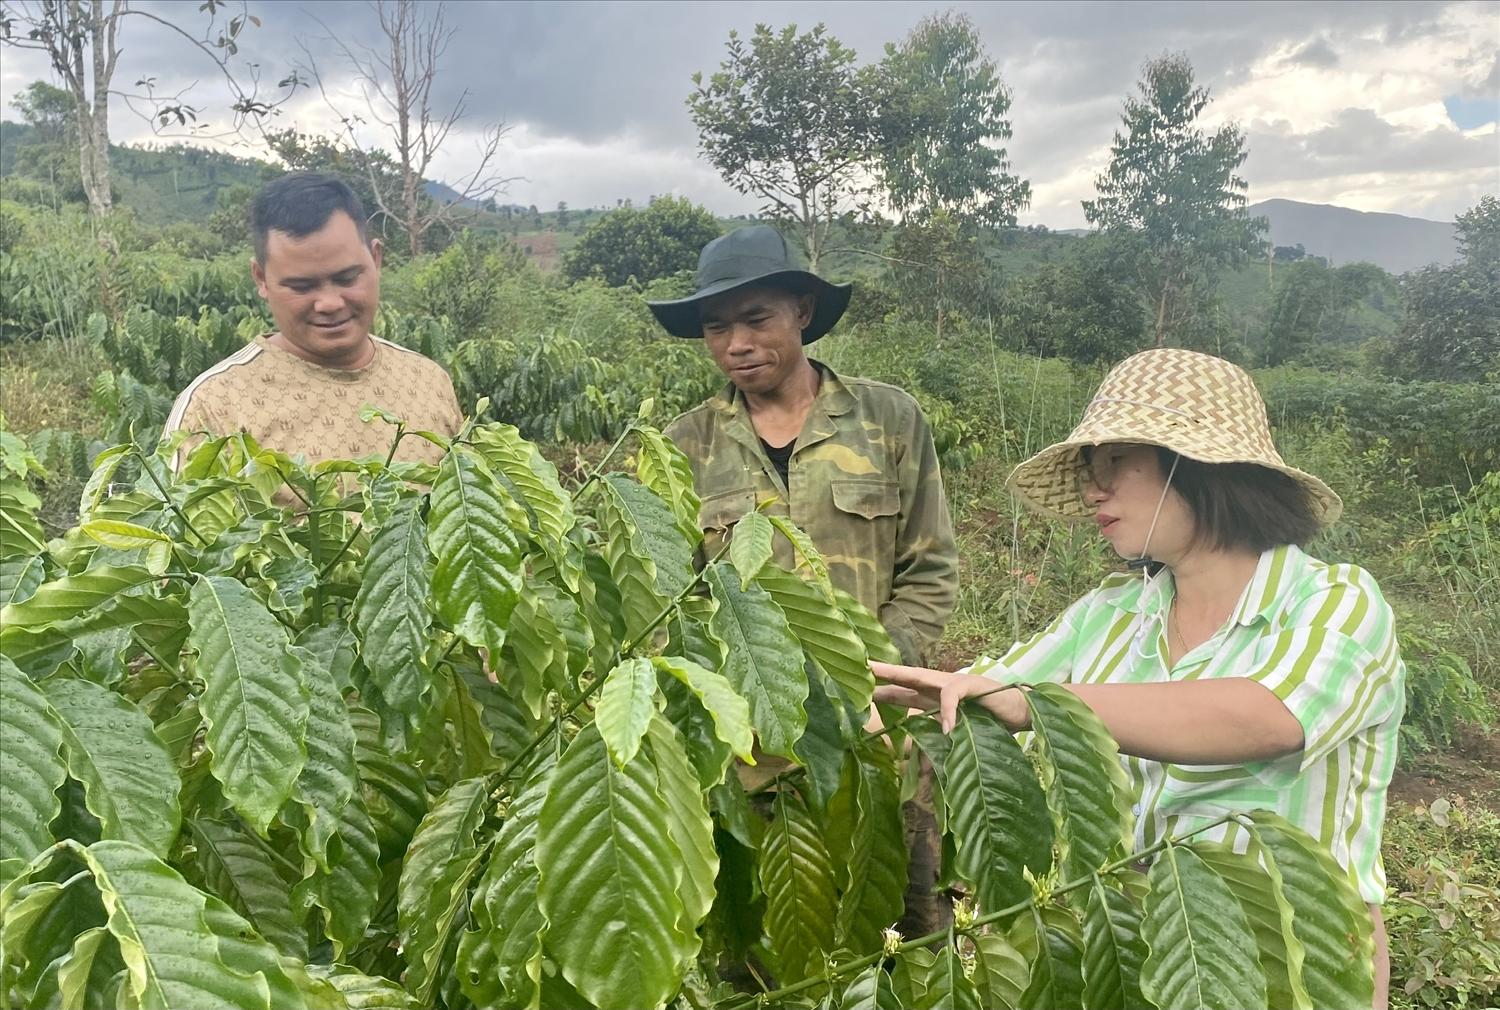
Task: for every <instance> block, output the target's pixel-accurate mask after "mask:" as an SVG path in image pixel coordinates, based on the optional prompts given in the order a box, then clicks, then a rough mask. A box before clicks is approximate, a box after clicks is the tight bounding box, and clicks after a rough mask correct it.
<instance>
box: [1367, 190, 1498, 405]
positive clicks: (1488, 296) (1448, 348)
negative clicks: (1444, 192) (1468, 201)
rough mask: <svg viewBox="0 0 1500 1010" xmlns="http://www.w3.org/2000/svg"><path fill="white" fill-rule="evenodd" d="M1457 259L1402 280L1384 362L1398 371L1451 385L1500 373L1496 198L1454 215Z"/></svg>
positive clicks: (1491, 378)
mask: <svg viewBox="0 0 1500 1010" xmlns="http://www.w3.org/2000/svg"><path fill="white" fill-rule="evenodd" d="M1457 225H1458V247H1459V249H1460V250H1461V251H1462V253H1463V259H1462V260H1460V261H1459V262H1457V263H1453V264H1450V265H1447V266H1439V265H1433V266H1429V267H1424V268H1423V269H1421V270H1416V271H1413V272H1412V273H1409V274H1407V275H1406V276H1405V277H1403V278H1402V279H1401V295H1402V302H1403V304H1404V310H1403V313H1402V321H1401V331H1400V333H1399V335H1398V341H1399V342H1398V343H1397V345H1396V347H1395V348H1394V353H1393V354H1392V355H1391V357H1392V358H1393V359H1394V360H1393V361H1392V362H1391V364H1393V365H1395V366H1396V367H1397V368H1398V369H1399V371H1400V373H1401V374H1404V375H1409V376H1420V377H1425V378H1433V379H1448V380H1451V381H1457V382H1480V381H1484V380H1485V379H1486V378H1488V379H1490V380H1492V381H1493V379H1494V378H1495V377H1496V376H1500V200H1497V199H1496V198H1495V197H1493V196H1486V197H1484V198H1482V199H1481V200H1480V201H1479V203H1478V204H1476V205H1475V206H1473V207H1472V208H1470V209H1469V210H1468V211H1467V212H1465V213H1463V214H1460V215H1458V221H1457Z"/></svg>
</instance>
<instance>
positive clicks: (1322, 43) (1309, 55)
mask: <svg viewBox="0 0 1500 1010" xmlns="http://www.w3.org/2000/svg"><path fill="white" fill-rule="evenodd" d="M1286 59H1287V62H1288V63H1297V64H1301V65H1302V66H1307V67H1336V66H1338V65H1339V54H1338V53H1336V52H1334V51H1333V46H1331V45H1329V43H1328V40H1327V39H1324V38H1317V39H1313V40H1312V41H1311V42H1309V43H1307V44H1306V45H1304V46H1303V47H1302V48H1300V49H1298V50H1297V51H1296V52H1294V53H1292V55H1290V56H1288V57H1287V58H1286Z"/></svg>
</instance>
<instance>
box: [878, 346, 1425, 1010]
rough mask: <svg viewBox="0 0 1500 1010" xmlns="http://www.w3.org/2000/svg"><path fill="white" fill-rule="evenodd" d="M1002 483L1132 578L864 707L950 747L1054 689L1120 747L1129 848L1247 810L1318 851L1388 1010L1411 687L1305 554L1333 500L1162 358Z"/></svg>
mask: <svg viewBox="0 0 1500 1010" xmlns="http://www.w3.org/2000/svg"><path fill="white" fill-rule="evenodd" d="M1009 483H1010V487H1011V489H1012V490H1013V491H1014V492H1015V493H1017V494H1018V495H1019V496H1020V497H1021V498H1022V499H1023V500H1024V501H1025V502H1026V503H1027V504H1028V505H1030V506H1032V507H1033V508H1035V509H1036V510H1038V511H1040V512H1042V513H1043V514H1046V515H1049V516H1052V517H1054V518H1058V519H1062V520H1066V521H1085V520H1087V521H1092V522H1094V523H1095V524H1096V525H1097V526H1098V528H1099V532H1100V534H1101V535H1102V536H1103V537H1104V538H1105V540H1107V541H1108V542H1109V544H1110V546H1111V547H1112V548H1113V549H1114V550H1115V551H1116V552H1117V553H1118V554H1119V555H1120V556H1121V557H1123V558H1126V559H1128V560H1129V562H1130V568H1131V569H1132V571H1131V572H1130V573H1127V574H1118V575H1111V576H1109V577H1107V578H1106V579H1105V580H1104V581H1103V583H1101V584H1100V586H1099V587H1098V588H1097V589H1095V590H1094V591H1093V592H1091V593H1089V594H1088V595H1086V596H1084V597H1083V598H1082V599H1080V600H1079V601H1077V602H1076V603H1074V604H1073V605H1072V606H1071V607H1069V608H1068V609H1067V610H1066V611H1064V612H1063V613H1062V614H1061V615H1060V616H1059V617H1058V618H1057V619H1056V620H1055V621H1053V622H1052V624H1051V625H1050V626H1049V627H1047V628H1046V629H1044V630H1043V631H1041V632H1039V633H1038V634H1036V635H1035V636H1033V637H1032V638H1031V639H1029V640H1027V641H1024V642H1019V643H1017V644H1016V645H1015V646H1014V647H1012V648H1011V650H1010V651H1009V652H1007V653H1006V654H1005V655H1004V656H1002V657H1000V658H999V659H993V660H992V659H982V660H979V661H978V662H976V663H975V664H974V665H973V666H972V667H970V668H969V669H968V670H966V671H960V672H957V673H947V672H943V671H938V670H927V669H921V668H916V667H900V666H891V665H886V664H875V672H876V676H877V677H878V678H879V679H880V680H881V681H882V684H883V686H882V687H881V688H880V690H879V691H878V693H877V700H880V701H885V702H890V703H899V704H908V705H915V706H921V707H937V708H939V709H940V719H941V721H942V724H943V727H944V729H945V730H946V729H951V728H952V725H953V722H954V718H955V714H956V710H957V706H958V705H959V703H960V702H961V701H963V699H965V698H969V697H975V702H974V703H975V704H979V705H983V706H984V707H985V708H987V709H988V710H989V711H991V712H993V713H994V714H995V715H996V716H997V717H998V718H999V719H1000V720H1001V721H1002V722H1003V723H1004V724H1005V725H1006V726H1008V727H1009V728H1010V729H1012V730H1024V729H1026V728H1028V725H1029V717H1028V714H1027V706H1026V702H1025V700H1024V698H1023V697H1022V696H1021V693H1020V691H1019V690H1002V691H996V690H995V685H996V681H999V682H1001V683H1004V684H1013V685H1023V684H1036V683H1042V682H1051V683H1062V684H1067V685H1069V689H1070V690H1071V691H1073V692H1074V693H1075V694H1076V695H1077V696H1078V698H1079V699H1080V700H1082V701H1083V702H1084V703H1086V704H1087V705H1088V706H1089V707H1090V708H1091V709H1093V711H1094V713H1095V714H1096V715H1098V716H1099V718H1100V719H1101V720H1102V721H1103V722H1104V724H1105V726H1106V727H1107V728H1108V729H1109V731H1110V733H1111V734H1112V735H1113V736H1114V738H1115V740H1116V742H1117V743H1118V744H1119V748H1120V754H1121V756H1122V760H1123V761H1124V762H1125V765H1126V768H1127V770H1128V772H1129V774H1130V778H1131V783H1132V787H1133V789H1134V791H1135V808H1134V809H1135V813H1136V816H1137V820H1136V834H1137V838H1136V841H1137V843H1138V845H1139V846H1140V847H1142V848H1144V847H1146V846H1149V845H1150V844H1152V843H1153V842H1154V841H1156V840H1157V839H1159V838H1161V837H1163V836H1165V835H1171V834H1179V833H1181V832H1184V831H1190V830H1192V829H1193V828H1194V827H1196V826H1199V825H1202V824H1207V823H1208V822H1210V821H1212V820H1214V819H1216V818H1218V817H1220V816H1221V815H1222V814H1224V813H1226V812H1231V811H1247V812H1248V811H1250V810H1254V809H1270V810H1274V811H1276V812H1277V813H1279V814H1281V815H1282V816H1284V817H1286V818H1287V819H1288V820H1290V821H1292V822H1293V823H1295V824H1297V825H1298V826H1299V827H1301V828H1302V829H1303V830H1305V831H1307V832H1308V833H1309V834H1311V835H1312V836H1313V837H1315V838H1317V839H1319V841H1320V842H1321V843H1322V844H1323V845H1324V846H1325V847H1326V848H1327V849H1328V850H1329V852H1330V853H1331V854H1332V855H1333V856H1334V858H1335V859H1337V860H1338V862H1339V863H1340V864H1341V865H1342V866H1344V867H1345V868H1346V869H1347V870H1348V871H1349V874H1350V877H1351V879H1352V880H1353V882H1354V883H1355V884H1356V886H1357V887H1358V888H1359V891H1360V893H1361V895H1362V896H1363V897H1364V899H1365V901H1366V902H1368V903H1369V907H1370V912H1371V916H1372V918H1373V920H1374V924H1375V941H1376V942H1375V965H1374V969H1375V978H1376V1001H1375V1005H1376V1006H1377V1007H1380V1006H1384V1005H1385V1001H1386V989H1387V979H1388V973H1389V962H1388V959H1387V955H1386V944H1385V929H1384V925H1383V923H1382V921H1381V917H1380V908H1379V906H1380V903H1381V902H1382V900H1383V899H1384V893H1385V872H1384V868H1383V866H1382V864H1381V858H1380V840H1381V828H1382V824H1383V822H1384V818H1385V797H1386V789H1387V786H1388V785H1389V784H1390V779H1391V774H1392V771H1393V770H1394V767H1395V762H1396V742H1397V730H1398V727H1399V724H1400V721H1401V714H1402V708H1403V702H1404V697H1405V691H1404V680H1405V668H1404V666H1403V665H1402V663H1401V657H1400V654H1399V652H1398V650H1397V645H1396V635H1395V630H1394V627H1393V621H1392V616H1391V610H1390V607H1389V606H1388V605H1387V604H1386V603H1385V601H1384V599H1383V598H1382V597H1381V595H1380V589H1379V587H1378V586H1376V584H1375V580H1374V579H1373V578H1371V577H1370V576H1369V574H1368V573H1366V572H1364V571H1363V570H1361V569H1359V568H1357V567H1354V566H1352V565H1337V564H1327V563H1324V562H1322V561H1318V560H1316V559H1315V558H1312V557H1310V556H1309V555H1307V554H1305V553H1303V552H1302V550H1301V549H1300V548H1299V546H1298V545H1299V544H1303V543H1306V542H1307V541H1308V540H1310V539H1311V538H1312V537H1313V535H1314V534H1315V533H1316V532H1317V531H1318V529H1319V528H1321V527H1322V526H1325V525H1327V524H1329V523H1331V522H1333V521H1334V520H1335V519H1336V518H1337V517H1338V515H1339V512H1340V510H1341V508H1342V505H1341V503H1340V501H1339V499H1338V496H1337V495H1335V494H1334V493H1333V491H1331V490H1330V489H1329V488H1328V487H1327V486H1326V485H1325V484H1324V483H1323V482H1322V481H1320V480H1318V479H1317V478H1316V477H1313V476H1312V475H1311V474H1307V473H1304V472H1302V471H1300V470H1297V469H1295V468H1293V467H1289V466H1287V465H1286V464H1285V462H1283V461H1282V459H1281V457H1280V455H1279V454H1278V453H1277V452H1276V449H1275V446H1274V445H1273V444H1272V442H1271V436H1270V427H1269V424H1268V423H1267V419H1266V411H1265V405H1264V403H1263V401H1262V400H1261V398H1260V394H1259V392H1258V391H1257V390H1256V389H1255V385H1254V383H1253V381H1252V380H1251V378H1250V376H1249V375H1248V374H1247V373H1245V372H1244V371H1243V370H1242V369H1240V368H1238V367H1237V366H1235V365H1232V364H1230V363H1229V362H1226V361H1223V360H1222V359H1219V358H1215V357H1211V356H1209V355H1206V354H1197V353H1195V352H1191V351H1182V350H1176V349H1161V350H1153V351H1145V352H1142V353H1140V354H1137V355H1135V356H1133V357H1131V358H1129V359H1127V360H1126V361H1124V362H1122V363H1121V364H1120V365H1118V366H1117V367H1116V368H1115V369H1113V370H1112V371H1111V372H1110V374H1109V375H1108V376H1107V377H1106V378H1105V380H1104V383H1103V384H1102V385H1101V386H1100V389H1099V392H1098V393H1097V394H1096V395H1095V397H1094V399H1093V400H1092V401H1091V402H1090V404H1089V406H1088V409H1087V410H1086V412H1085V414H1084V418H1083V420H1082V421H1081V422H1080V424H1079V425H1078V427H1077V428H1076V429H1075V430H1074V432H1073V433H1072V435H1071V436H1069V438H1068V439H1066V440H1065V441H1063V442H1060V443H1058V444H1057V445H1053V446H1050V447H1048V448H1047V449H1045V450H1043V451H1042V452H1040V453H1038V454H1037V455H1036V456H1034V457H1032V458H1031V459H1029V460H1027V461H1026V462H1024V463H1022V464H1021V465H1020V466H1018V467H1017V468H1016V470H1015V472H1014V473H1013V474H1012V475H1011V478H1010V482H1009ZM1137 571H1138V572H1139V573H1140V574H1135V572H1137ZM1239 830H1240V829H1239V828H1238V826H1237V825H1235V824H1233V823H1232V822H1231V823H1230V824H1228V825H1223V826H1220V827H1219V828H1216V829H1213V830H1212V831H1210V832H1206V833H1205V834H1204V835H1202V836H1200V837H1203V838H1221V839H1226V840H1228V841H1231V842H1232V841H1234V835H1235V833H1236V832H1238V831H1239Z"/></svg>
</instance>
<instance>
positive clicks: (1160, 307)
mask: <svg viewBox="0 0 1500 1010" xmlns="http://www.w3.org/2000/svg"><path fill="white" fill-rule="evenodd" d="M1170 290H1171V286H1170V285H1167V284H1163V285H1162V288H1161V297H1160V298H1159V299H1157V302H1156V346H1157V347H1165V346H1167V294H1168V292H1169V291H1170Z"/></svg>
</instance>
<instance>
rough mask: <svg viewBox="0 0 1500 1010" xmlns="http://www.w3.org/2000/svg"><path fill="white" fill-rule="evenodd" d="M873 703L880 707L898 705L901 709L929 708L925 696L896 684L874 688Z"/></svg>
mask: <svg viewBox="0 0 1500 1010" xmlns="http://www.w3.org/2000/svg"><path fill="white" fill-rule="evenodd" d="M875 701H876V703H877V704H880V705H900V706H901V707H902V708H928V707H930V706H929V698H928V696H927V695H924V694H922V693H921V692H920V691H913V690H912V689H911V688H909V687H901V686H899V685H897V684H880V685H878V686H877V687H876V688H875Z"/></svg>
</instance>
